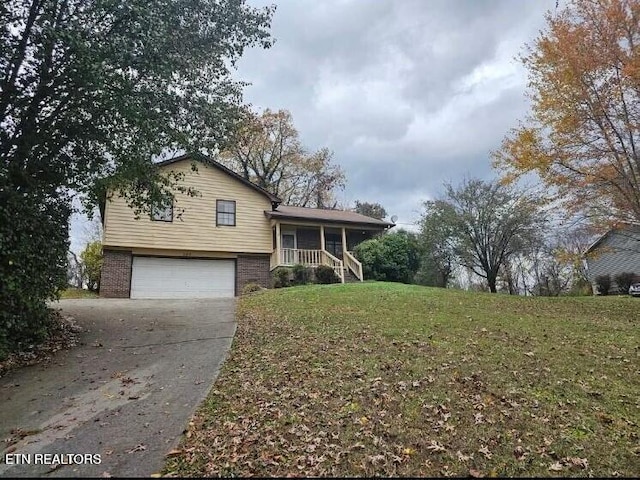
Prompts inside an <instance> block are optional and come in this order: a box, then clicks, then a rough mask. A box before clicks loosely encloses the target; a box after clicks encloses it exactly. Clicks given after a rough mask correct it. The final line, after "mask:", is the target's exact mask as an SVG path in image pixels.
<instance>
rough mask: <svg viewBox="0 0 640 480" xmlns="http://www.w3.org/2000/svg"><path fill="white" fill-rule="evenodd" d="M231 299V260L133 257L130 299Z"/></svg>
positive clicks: (233, 280)
mask: <svg viewBox="0 0 640 480" xmlns="http://www.w3.org/2000/svg"><path fill="white" fill-rule="evenodd" d="M234 295H235V262H234V261H233V260H200V259H197V260H194V259H182V258H154V257H133V266H132V272H131V298H220V297H233V296H234Z"/></svg>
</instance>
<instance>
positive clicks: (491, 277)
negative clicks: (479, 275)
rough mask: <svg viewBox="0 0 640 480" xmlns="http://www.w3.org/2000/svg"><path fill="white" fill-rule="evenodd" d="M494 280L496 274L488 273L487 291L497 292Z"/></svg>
mask: <svg viewBox="0 0 640 480" xmlns="http://www.w3.org/2000/svg"><path fill="white" fill-rule="evenodd" d="M496 280H497V276H496V275H488V276H487V283H488V284H489V291H490V292H491V293H497V292H498V290H497V289H496Z"/></svg>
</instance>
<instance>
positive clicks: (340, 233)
mask: <svg viewBox="0 0 640 480" xmlns="http://www.w3.org/2000/svg"><path fill="white" fill-rule="evenodd" d="M273 223H274V225H273V232H274V250H273V253H272V254H271V269H272V270H273V269H274V268H276V267H281V266H287V267H289V266H294V265H297V264H302V265H305V266H308V267H318V266H320V265H327V266H329V267H331V268H333V269H334V271H335V272H336V275H337V276H338V278H340V281H341V282H342V283H344V282H345V281H347V280H349V279H351V280H356V281H360V282H361V281H363V280H364V275H363V272H362V264H361V263H360V262H359V261H358V260H357V259H356V258H355V257H354V256H353V249H354V248H355V247H356V245H358V244H359V243H361V242H363V241H364V240H367V239H369V238H372V237H373V236H374V235H376V234H377V233H380V229H363V228H362V227H361V228H353V227H347V226H340V227H336V226H332V225H322V224H321V225H309V224H299V223H298V224H296V223H292V222H281V221H279V220H274V221H273Z"/></svg>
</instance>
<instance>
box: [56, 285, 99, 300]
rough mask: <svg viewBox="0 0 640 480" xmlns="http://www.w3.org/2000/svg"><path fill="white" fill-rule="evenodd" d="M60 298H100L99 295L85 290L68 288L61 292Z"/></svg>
mask: <svg viewBox="0 0 640 480" xmlns="http://www.w3.org/2000/svg"><path fill="white" fill-rule="evenodd" d="M60 298H98V294H97V293H96V292H91V291H89V290H85V289H83V288H75V287H68V288H67V289H65V290H62V291H61V292H60Z"/></svg>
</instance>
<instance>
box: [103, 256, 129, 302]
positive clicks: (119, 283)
mask: <svg viewBox="0 0 640 480" xmlns="http://www.w3.org/2000/svg"><path fill="white" fill-rule="evenodd" d="M130 287H131V252H123V251H119V250H105V251H104V261H103V263H102V273H101V276H100V296H101V297H109V298H129V293H130Z"/></svg>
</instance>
